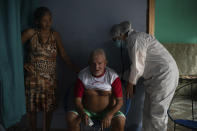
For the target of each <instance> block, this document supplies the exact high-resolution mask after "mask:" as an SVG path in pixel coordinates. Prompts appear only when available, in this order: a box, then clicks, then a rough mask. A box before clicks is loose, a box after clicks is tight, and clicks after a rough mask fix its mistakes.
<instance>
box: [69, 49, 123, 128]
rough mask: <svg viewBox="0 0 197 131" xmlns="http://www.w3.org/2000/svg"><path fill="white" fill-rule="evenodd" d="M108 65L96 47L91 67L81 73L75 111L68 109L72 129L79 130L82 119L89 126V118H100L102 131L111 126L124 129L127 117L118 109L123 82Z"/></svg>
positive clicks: (76, 93) (121, 97) (76, 91)
mask: <svg viewBox="0 0 197 131" xmlns="http://www.w3.org/2000/svg"><path fill="white" fill-rule="evenodd" d="M106 64H107V60H106V56H105V52H104V51H103V50H102V49H96V50H94V51H93V52H92V53H91V55H90V59H89V66H88V67H86V68H85V69H83V70H82V71H81V72H80V73H79V76H78V80H77V84H76V86H75V106H76V111H69V112H68V114H67V117H66V119H67V127H68V130H69V131H79V130H80V123H81V121H82V122H83V123H84V124H85V125H88V123H89V119H90V118H91V119H98V120H101V129H102V130H103V129H104V128H108V127H109V126H110V125H111V127H112V128H111V130H112V131H123V130H124V125H125V116H124V114H123V113H122V112H121V111H119V110H120V108H121V106H122V105H123V96H122V87H121V81H120V78H119V77H118V75H117V74H116V73H115V72H114V71H113V70H112V69H110V68H108V67H106Z"/></svg>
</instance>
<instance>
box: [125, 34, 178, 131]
mask: <svg viewBox="0 0 197 131" xmlns="http://www.w3.org/2000/svg"><path fill="white" fill-rule="evenodd" d="M126 44H127V49H128V52H129V56H130V59H131V61H132V64H131V68H130V69H131V71H130V76H129V82H130V83H133V84H134V85H136V83H137V81H138V79H139V78H140V77H143V78H144V81H143V85H144V86H145V101H144V110H143V131H166V130H167V122H168V116H167V110H168V107H169V104H170V102H171V100H172V97H173V95H174V92H175V89H176V87H177V86H178V79H179V71H178V68H177V65H176V62H175V60H174V59H173V57H172V56H171V55H170V53H169V52H168V51H167V50H166V49H165V48H164V47H163V45H161V44H160V43H159V42H158V41H157V40H156V39H155V38H154V37H153V36H151V35H149V34H146V33H143V32H135V31H133V32H131V33H130V34H129V36H128V38H127V39H126Z"/></svg>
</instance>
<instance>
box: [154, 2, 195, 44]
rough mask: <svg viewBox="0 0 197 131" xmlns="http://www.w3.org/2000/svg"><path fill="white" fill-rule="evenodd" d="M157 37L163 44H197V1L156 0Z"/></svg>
mask: <svg viewBox="0 0 197 131" xmlns="http://www.w3.org/2000/svg"><path fill="white" fill-rule="evenodd" d="M155 36H156V38H157V39H158V40H159V41H161V42H162V43H187V44H197V0H155Z"/></svg>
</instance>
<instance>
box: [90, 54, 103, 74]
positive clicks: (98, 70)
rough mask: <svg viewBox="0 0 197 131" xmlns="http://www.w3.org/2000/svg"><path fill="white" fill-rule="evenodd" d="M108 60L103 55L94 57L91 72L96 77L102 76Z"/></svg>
mask: <svg viewBox="0 0 197 131" xmlns="http://www.w3.org/2000/svg"><path fill="white" fill-rule="evenodd" d="M106 63H107V62H106V60H105V57H104V56H103V55H100V54H98V55H94V56H93V58H92V61H91V62H90V71H91V73H92V74H93V75H94V76H100V75H102V74H103V73H104V71H105V67H106Z"/></svg>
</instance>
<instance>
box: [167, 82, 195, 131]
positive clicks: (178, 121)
mask: <svg viewBox="0 0 197 131" xmlns="http://www.w3.org/2000/svg"><path fill="white" fill-rule="evenodd" d="M194 83H197V81H196V80H190V81H189V82H188V83H186V84H185V85H183V86H181V87H179V88H178V89H176V91H175V95H174V97H173V99H172V101H171V104H170V106H169V109H168V112H167V113H168V116H169V118H170V119H171V120H172V121H173V122H174V131H175V130H176V125H177V124H178V125H181V126H184V127H186V128H189V129H192V130H197V121H195V120H194V104H193V87H192V84H194ZM188 86H190V89H191V100H192V120H187V119H184V118H183V119H174V118H173V117H172V116H171V114H170V108H171V105H172V103H173V100H174V98H175V97H176V96H177V94H178V92H179V91H180V90H181V89H183V88H184V87H188Z"/></svg>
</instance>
